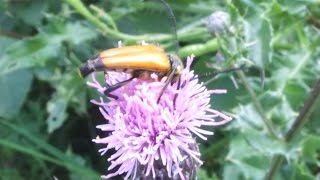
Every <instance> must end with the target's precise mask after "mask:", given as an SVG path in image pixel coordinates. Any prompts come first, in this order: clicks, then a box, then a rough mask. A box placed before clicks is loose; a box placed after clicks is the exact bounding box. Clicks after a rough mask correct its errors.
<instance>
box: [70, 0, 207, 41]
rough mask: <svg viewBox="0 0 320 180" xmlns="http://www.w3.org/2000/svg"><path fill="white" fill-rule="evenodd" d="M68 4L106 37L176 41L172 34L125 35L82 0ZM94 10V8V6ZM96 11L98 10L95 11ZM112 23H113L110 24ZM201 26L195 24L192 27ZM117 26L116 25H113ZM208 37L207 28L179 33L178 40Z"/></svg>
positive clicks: (71, 1)
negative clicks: (97, 15)
mask: <svg viewBox="0 0 320 180" xmlns="http://www.w3.org/2000/svg"><path fill="white" fill-rule="evenodd" d="M65 1H66V2H67V3H68V4H70V5H71V6H72V7H73V8H74V9H75V10H76V11H77V12H78V13H79V14H81V15H82V16H84V17H85V18H86V19H87V20H88V21H90V22H91V23H93V24H94V25H95V26H97V27H98V29H100V30H101V32H102V33H103V34H104V35H108V37H112V38H117V39H121V40H127V41H139V42H141V41H147V42H161V41H169V40H172V39H174V36H173V35H170V34H144V35H130V34H125V33H122V32H120V31H117V29H111V28H110V27H109V26H108V25H106V24H105V23H103V22H102V21H100V19H99V18H98V17H96V16H94V15H93V14H92V13H91V12H90V11H89V10H88V9H87V8H86V7H85V5H84V4H83V3H82V2H81V0H65ZM92 7H93V9H95V8H94V6H92ZM95 10H96V9H95ZM110 23H112V22H110ZM195 25H199V24H197V23H196V24H194V25H193V26H192V27H194V26H195ZM112 26H115V25H112ZM207 35H208V33H207V31H206V29H205V28H188V29H187V30H184V31H182V32H181V33H179V35H178V38H179V40H185V41H188V40H190V39H194V38H198V39H199V38H206V36H207Z"/></svg>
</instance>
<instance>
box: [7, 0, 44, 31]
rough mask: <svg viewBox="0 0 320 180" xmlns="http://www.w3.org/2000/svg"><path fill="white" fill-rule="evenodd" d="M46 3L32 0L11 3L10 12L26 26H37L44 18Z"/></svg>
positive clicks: (40, 0)
mask: <svg viewBox="0 0 320 180" xmlns="http://www.w3.org/2000/svg"><path fill="white" fill-rule="evenodd" d="M46 7H47V1H42V0H32V1H24V2H23V1H22V2H18V3H11V6H10V11H11V13H12V14H13V16H14V17H16V18H20V19H22V20H23V21H24V22H25V23H26V24H30V25H33V26H39V25H40V24H41V20H42V18H43V17H44V14H45V10H46Z"/></svg>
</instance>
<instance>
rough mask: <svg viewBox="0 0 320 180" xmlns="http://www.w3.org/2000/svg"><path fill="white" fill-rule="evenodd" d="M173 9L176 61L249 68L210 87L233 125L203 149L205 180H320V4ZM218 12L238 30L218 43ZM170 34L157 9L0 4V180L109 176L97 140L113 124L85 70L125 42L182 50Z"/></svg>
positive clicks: (200, 2) (278, 1)
mask: <svg viewBox="0 0 320 180" xmlns="http://www.w3.org/2000/svg"><path fill="white" fill-rule="evenodd" d="M169 4H170V6H171V7H172V9H173V11H174V12H175V14H176V18H177V29H178V37H179V41H180V45H181V48H180V51H179V55H180V57H181V58H182V59H186V57H187V56H188V55H190V54H192V53H193V54H195V55H196V59H197V62H196V63H195V65H194V70H195V71H196V73H199V74H203V73H204V72H208V73H210V72H213V71H217V70H223V69H228V68H232V67H237V66H240V65H245V66H246V67H249V68H248V69H246V70H244V71H237V72H234V73H229V74H219V75H218V76H215V78H214V79H212V77H210V76H209V77H206V78H203V79H202V81H203V82H206V83H207V87H208V88H209V89H214V88H219V89H223V88H225V89H227V90H228V94H224V95H219V96H214V97H212V106H213V107H214V108H215V109H218V110H221V111H224V112H227V113H228V114H230V115H232V116H233V117H234V120H233V121H232V122H231V123H229V124H228V125H226V126H224V127H223V128H222V127H219V128H212V130H213V131H214V132H215V135H214V136H211V137H209V139H208V141H205V142H204V141H201V152H202V157H201V159H202V160H204V162H205V163H204V165H203V166H202V167H201V170H200V171H199V179H263V178H266V179H272V178H275V179H317V178H320V175H319V174H320V173H319V172H320V167H319V164H320V158H319V157H320V137H319V134H320V129H319V125H320V123H319V122H320V121H319V116H320V111H319V108H320V106H319V101H317V97H318V96H317V95H318V92H319V89H318V91H315V92H314V94H313V96H312V97H311V98H310V99H311V100H310V101H307V100H308V98H309V97H310V95H311V92H312V88H313V87H314V86H315V84H316V82H317V81H319V77H320V61H319V59H320V58H319V57H320V56H319V55H320V48H319V45H320V35H319V33H320V1H319V0H303V1H302V0H299V1H291V0H274V1H260V0H239V1H232V0H228V1H218V0H194V1H193V0H175V1H173V0H169ZM218 10H223V11H225V12H227V13H229V15H230V21H231V22H230V23H229V24H227V25H228V26H227V27H226V29H225V32H223V33H217V34H216V35H211V34H210V33H209V32H208V31H207V28H206V23H207V22H206V21H207V18H208V16H209V15H210V14H211V13H213V12H215V11H218ZM172 34H173V33H172V25H171V23H170V21H169V20H168V17H167V13H166V11H165V9H164V8H163V6H161V4H160V3H158V2H155V1H147V2H142V1H139V0H130V1H125V0H117V1H116V0H114V1H111V0H104V1H102V0H101V1H99V0H95V1H89V0H82V2H81V1H79V0H62V1H54V0H48V1H41V0H1V1H0V67H1V71H0V147H1V148H0V179H14V180H19V179H54V177H56V178H57V179H99V176H100V175H101V174H106V173H107V172H106V170H107V167H108V164H107V158H108V155H105V156H103V157H100V155H99V154H98V152H97V151H98V149H99V147H98V146H97V145H95V144H93V143H92V142H91V139H93V138H94V137H95V136H97V134H99V133H101V132H98V130H96V129H95V126H96V125H98V124H101V123H104V122H105V120H104V119H103V118H102V117H101V115H100V113H99V111H98V109H97V107H95V106H94V105H92V104H90V103H89V100H90V99H94V98H98V94H97V93H96V92H95V91H94V90H92V89H90V88H89V87H88V86H86V81H87V80H86V79H81V78H80V77H79V76H78V74H77V68H78V67H79V65H80V64H81V63H83V62H85V61H86V60H87V59H88V58H90V57H93V56H94V55H96V54H97V53H98V52H99V51H100V50H103V49H107V48H111V47H115V46H117V43H118V41H120V40H121V41H122V42H123V44H125V45H132V44H138V43H141V41H143V40H145V41H146V42H148V43H156V44H159V45H161V46H162V47H164V48H165V49H166V50H167V51H168V52H173V51H174V50H175V46H174V36H173V35H172ZM261 69H263V72H264V75H261V73H260V72H261V71H260V70H261ZM209 80H210V81H209ZM318 83H319V82H318ZM318 86H319V85H318ZM312 100H314V101H312ZM305 103H306V104H305ZM308 105H309V106H308ZM303 107H304V108H305V110H306V111H305V112H302V113H301V112H300V111H301V109H302V108H303ZM297 117H299V118H297ZM199 142H200V141H199Z"/></svg>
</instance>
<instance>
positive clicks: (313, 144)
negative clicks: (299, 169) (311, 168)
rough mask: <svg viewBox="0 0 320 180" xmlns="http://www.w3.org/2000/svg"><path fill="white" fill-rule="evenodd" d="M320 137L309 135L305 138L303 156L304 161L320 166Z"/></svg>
mask: <svg viewBox="0 0 320 180" xmlns="http://www.w3.org/2000/svg"><path fill="white" fill-rule="evenodd" d="M319 142H320V137H319V136H314V135H309V136H307V137H305V139H304V140H303V142H302V148H303V149H302V155H303V159H305V160H306V161H307V162H310V163H314V164H319V163H320V160H319V152H320V143H319Z"/></svg>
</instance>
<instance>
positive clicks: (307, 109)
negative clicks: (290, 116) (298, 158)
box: [265, 79, 320, 180]
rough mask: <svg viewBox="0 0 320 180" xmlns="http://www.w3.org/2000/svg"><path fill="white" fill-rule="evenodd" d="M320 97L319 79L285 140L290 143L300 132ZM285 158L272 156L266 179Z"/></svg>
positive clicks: (269, 177)
mask: <svg viewBox="0 0 320 180" xmlns="http://www.w3.org/2000/svg"><path fill="white" fill-rule="evenodd" d="M319 97H320V79H318V80H317V82H316V84H315V86H314V88H313V90H312V92H311V94H310V96H309V98H308V99H307V100H306V102H305V103H304V106H303V107H302V109H301V110H300V113H299V115H298V116H297V118H296V119H295V121H294V122H293V124H292V126H291V127H290V129H289V131H288V132H287V133H286V134H285V136H284V140H285V142H287V143H289V142H291V141H292V139H293V138H294V137H295V136H296V135H297V134H298V133H299V132H300V130H301V128H302V127H303V126H304V125H305V124H306V123H307V122H308V120H310V119H309V116H310V114H311V113H312V112H313V110H314V108H315V106H316V104H317V102H318V101H319V99H320V98H319ZM283 160H284V156H282V155H279V154H277V155H274V157H273V158H272V164H271V167H270V169H269V171H268V173H267V174H266V176H265V179H266V180H269V179H273V176H274V174H275V172H276V171H277V170H278V169H279V167H280V165H281V164H282V162H283Z"/></svg>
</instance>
